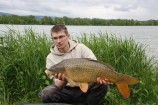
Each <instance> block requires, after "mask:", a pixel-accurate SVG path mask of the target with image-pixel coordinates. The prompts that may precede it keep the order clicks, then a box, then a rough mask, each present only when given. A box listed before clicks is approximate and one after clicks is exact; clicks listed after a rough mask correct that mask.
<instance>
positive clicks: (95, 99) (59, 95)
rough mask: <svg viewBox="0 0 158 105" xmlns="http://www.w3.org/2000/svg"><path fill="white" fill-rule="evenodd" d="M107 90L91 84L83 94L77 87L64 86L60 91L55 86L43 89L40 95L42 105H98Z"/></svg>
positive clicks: (103, 86) (101, 85)
mask: <svg viewBox="0 0 158 105" xmlns="http://www.w3.org/2000/svg"><path fill="white" fill-rule="evenodd" d="M107 90H108V86H107V85H103V84H98V83H91V84H89V88H88V91H87V92H86V93H83V92H82V91H81V90H80V88H79V87H69V86H65V87H64V88H62V89H60V88H58V87H57V86H55V85H50V86H47V87H45V88H44V89H43V90H42V92H41V93H40V97H41V100H42V102H43V103H68V104H76V103H85V105H98V104H99V103H100V101H101V100H102V99H103V98H104V96H105V95H106V93H107Z"/></svg>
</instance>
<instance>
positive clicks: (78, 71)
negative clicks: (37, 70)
mask: <svg viewBox="0 0 158 105" xmlns="http://www.w3.org/2000/svg"><path fill="white" fill-rule="evenodd" d="M45 73H46V74H47V75H48V76H52V75H54V74H56V73H62V74H64V75H65V79H66V80H67V81H68V82H69V83H70V86H72V87H73V86H75V84H76V83H75V82H77V83H78V84H79V87H80V89H81V90H82V91H83V92H87V90H88V83H92V82H96V80H97V78H98V77H100V78H101V79H108V81H109V82H111V83H115V84H116V86H117V87H118V89H119V91H120V93H121V94H122V95H123V96H124V98H128V97H129V95H130V90H129V87H128V85H131V84H136V83H138V82H139V81H138V80H137V79H136V78H134V77H131V76H129V75H126V74H120V73H117V72H116V71H114V69H113V68H112V67H111V66H109V65H107V64H103V63H101V62H98V61H96V60H92V59H88V58H73V59H65V60H63V61H61V62H60V63H58V64H56V65H54V66H52V67H50V68H49V69H46V70H45Z"/></svg>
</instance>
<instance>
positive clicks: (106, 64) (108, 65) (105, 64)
mask: <svg viewBox="0 0 158 105" xmlns="http://www.w3.org/2000/svg"><path fill="white" fill-rule="evenodd" d="M82 59H86V60H89V61H93V62H97V63H100V64H103V65H104V66H106V67H108V68H110V69H111V70H112V71H115V69H114V68H113V67H112V66H111V65H110V64H108V63H104V62H101V61H98V60H94V59H91V58H82Z"/></svg>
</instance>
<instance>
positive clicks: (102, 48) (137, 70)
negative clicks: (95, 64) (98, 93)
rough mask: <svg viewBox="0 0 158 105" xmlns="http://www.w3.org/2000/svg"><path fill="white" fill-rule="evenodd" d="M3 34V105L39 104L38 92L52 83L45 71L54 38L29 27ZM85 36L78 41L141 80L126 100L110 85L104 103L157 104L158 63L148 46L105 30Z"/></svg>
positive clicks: (0, 55) (0, 58)
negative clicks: (146, 51) (147, 53)
mask: <svg viewBox="0 0 158 105" xmlns="http://www.w3.org/2000/svg"><path fill="white" fill-rule="evenodd" d="M4 34H5V35H4V38H3V43H2V44H1V45H0V93H2V95H0V105H1V104H2V105H9V104H15V105H16V104H17V103H20V102H27V103H40V99H39V97H38V93H39V92H40V90H41V89H43V88H44V87H45V86H47V85H48V84H50V83H51V82H50V81H49V80H48V78H47V77H46V76H45V74H44V69H45V58H46V56H47V54H48V53H49V47H50V45H51V40H48V39H47V37H46V36H45V35H39V34H37V33H34V32H33V31H32V29H26V30H25V32H24V33H23V34H21V33H19V32H17V31H14V30H11V29H10V30H8V31H7V32H5V33H4ZM86 35H87V34H84V35H83V36H82V37H80V38H78V40H79V41H80V42H82V43H84V44H86V45H87V46H88V47H89V48H91V49H92V50H93V52H94V53H95V55H96V56H97V58H98V60H100V61H103V62H106V63H109V64H110V65H112V66H113V67H114V68H115V69H116V71H117V72H120V73H124V74H128V75H132V76H134V77H136V78H138V79H139V80H140V83H139V84H136V85H133V86H130V90H131V96H130V97H129V99H127V100H125V99H123V98H122V96H121V95H120V94H119V92H118V90H117V88H116V86H114V85H112V86H110V88H109V92H108V95H107V96H106V97H105V99H104V103H105V105H131V104H133V105H135V104H149V105H151V104H155V105H156V103H158V95H157V94H156V93H158V85H157V83H158V78H156V76H157V75H158V72H157V71H158V65H157V64H156V62H155V60H154V59H153V58H148V57H147V55H146V54H145V47H146V46H143V45H140V44H137V43H135V41H134V40H133V39H132V38H130V39H124V40H122V39H118V38H116V37H115V36H114V35H108V34H106V33H98V35H93V34H91V35H90V36H89V37H88V38H87V36H86ZM96 36H98V37H96Z"/></svg>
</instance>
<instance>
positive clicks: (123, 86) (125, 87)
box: [116, 82, 130, 99]
mask: <svg viewBox="0 0 158 105" xmlns="http://www.w3.org/2000/svg"><path fill="white" fill-rule="evenodd" d="M116 86H117V88H118V90H119V91H120V93H121V94H122V95H123V97H124V98H125V99H127V98H128V97H129V95H130V90H129V87H128V84H127V83H126V82H118V83H116Z"/></svg>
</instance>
